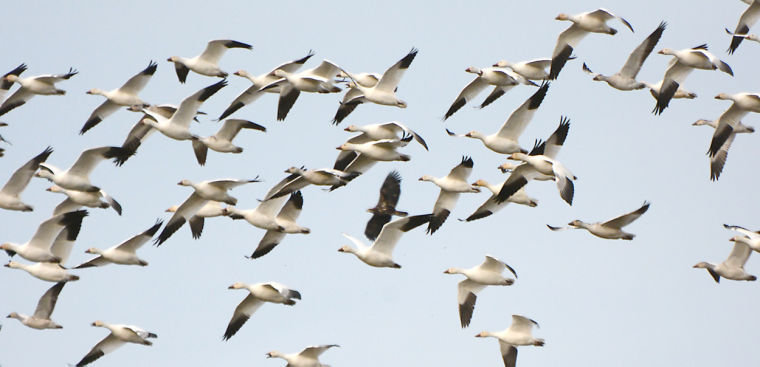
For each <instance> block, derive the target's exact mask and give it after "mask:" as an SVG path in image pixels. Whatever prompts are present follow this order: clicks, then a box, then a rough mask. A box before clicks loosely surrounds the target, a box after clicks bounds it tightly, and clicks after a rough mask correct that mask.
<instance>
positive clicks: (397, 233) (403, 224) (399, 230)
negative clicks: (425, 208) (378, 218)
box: [372, 214, 430, 256]
mask: <svg viewBox="0 0 760 367" xmlns="http://www.w3.org/2000/svg"><path fill="white" fill-rule="evenodd" d="M428 221H430V214H421V215H413V216H410V217H404V218H399V219H396V220H394V221H392V222H388V223H387V224H386V225H384V226H383V229H382V230H380V234H379V235H378V236H377V239H376V240H375V242H374V243H373V244H372V249H373V250H375V251H378V252H381V253H384V254H386V255H388V256H391V254H392V253H393V249H394V248H395V247H396V244H397V243H398V240H399V239H401V235H402V234H403V233H404V232H408V231H410V230H412V229H414V228H417V227H419V226H420V225H422V224H425V223H427V222H428Z"/></svg>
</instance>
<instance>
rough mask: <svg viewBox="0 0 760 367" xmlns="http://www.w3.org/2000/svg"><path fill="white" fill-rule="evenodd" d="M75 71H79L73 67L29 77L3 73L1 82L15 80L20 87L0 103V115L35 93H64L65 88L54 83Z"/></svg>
mask: <svg viewBox="0 0 760 367" xmlns="http://www.w3.org/2000/svg"><path fill="white" fill-rule="evenodd" d="M77 73H79V72H78V71H76V70H74V69H69V72H68V73H66V74H54V75H51V74H45V75H38V76H32V77H29V78H20V77H19V76H18V75H16V74H13V73H10V74H7V75H5V76H4V77H3V82H10V83H13V82H16V83H19V84H20V85H21V87H20V88H19V89H17V90H16V91H15V92H14V93H13V94H11V96H10V97H8V99H6V100H5V101H3V104H1V105H0V116H2V115H4V114H6V113H7V112H8V111H10V110H12V109H14V108H16V107H19V106H21V105H23V104H24V103H26V102H27V101H29V100H30V99H31V98H32V97H34V95H35V94H40V95H59V96H62V95H64V94H66V91H65V90H63V89H58V88H56V87H55V83H56V82H59V81H61V80H68V79H69V78H71V77H72V76H74V75H77ZM19 74H20V73H19Z"/></svg>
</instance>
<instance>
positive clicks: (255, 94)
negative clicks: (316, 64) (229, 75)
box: [218, 50, 314, 121]
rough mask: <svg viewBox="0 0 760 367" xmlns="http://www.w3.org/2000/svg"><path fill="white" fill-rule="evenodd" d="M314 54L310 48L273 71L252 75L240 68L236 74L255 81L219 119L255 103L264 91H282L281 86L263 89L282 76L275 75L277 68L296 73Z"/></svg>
mask: <svg viewBox="0 0 760 367" xmlns="http://www.w3.org/2000/svg"><path fill="white" fill-rule="evenodd" d="M312 56H314V52H312V51H311V50H309V53H308V54H307V55H306V56H304V57H302V58H300V59H297V60H292V61H288V62H286V63H283V64H280V65H278V66H276V67H275V68H274V69H272V70H271V71H269V72H267V73H264V74H261V75H258V76H256V75H252V74H250V73H249V72H247V71H245V70H238V71H236V72H235V73H234V74H235V75H237V76H241V77H243V78H246V79H248V80H250V81H251V83H253V85H251V86H250V87H248V89H246V90H245V91H243V93H240V95H239V96H237V98H235V99H234V100H233V101H232V103H230V106H229V107H227V109H226V110H224V112H222V114H221V115H220V116H219V118H218V120H220V121H221V120H223V119H225V118H227V116H229V115H231V114H233V113H234V112H235V111H237V110H239V109H241V108H243V107H244V106H247V105H249V104H251V103H253V102H254V101H255V100H257V99H258V98H259V97H260V96H261V94H262V93H277V94H279V93H280V87H279V86H278V87H272V88H269V89H262V88H264V87H265V86H267V85H269V84H271V83H274V82H276V81H278V80H280V79H281V78H280V77H278V76H275V75H274V72H275V71H277V70H284V71H286V72H288V73H294V72H295V71H296V70H298V69H299V68H300V67H301V66H303V64H305V63H306V61H307V60H309V59H310V58H311V57H312Z"/></svg>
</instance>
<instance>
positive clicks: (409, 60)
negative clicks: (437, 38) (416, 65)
mask: <svg viewBox="0 0 760 367" xmlns="http://www.w3.org/2000/svg"><path fill="white" fill-rule="evenodd" d="M417 52H419V50H418V49H417V48H415V47H412V49H411V50H409V53H408V54H406V56H404V58H403V59H401V65H399V68H401V69H407V68H409V65H411V64H412V61H414V58H415V57H416V56H417Z"/></svg>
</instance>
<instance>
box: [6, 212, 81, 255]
mask: <svg viewBox="0 0 760 367" xmlns="http://www.w3.org/2000/svg"><path fill="white" fill-rule="evenodd" d="M85 216H87V211H86V210H78V211H74V212H68V213H63V214H58V215H54V216H52V217H50V218H49V219H47V220H45V221H44V222H42V223H40V225H39V227H37V231H36V232H34V235H33V236H32V238H30V239H29V241H27V242H26V243H24V244H15V243H10V242H6V243H3V244H2V245H0V249H3V250H5V252H7V253H8V255H10V256H13V255H15V254H18V255H19V256H21V257H23V258H24V259H27V260H29V261H37V262H45V261H49V262H61V259H60V258H58V257H56V256H55V254H53V252H52V245H53V242H54V240H55V238H56V236H58V234H59V233H60V232H61V231H62V230H63V229H66V228H68V229H69V230H70V231H69V232H68V233H69V234H70V235H71V237H73V238H76V236H77V234H78V233H79V229H80V228H81V226H82V218H84V217H85Z"/></svg>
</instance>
